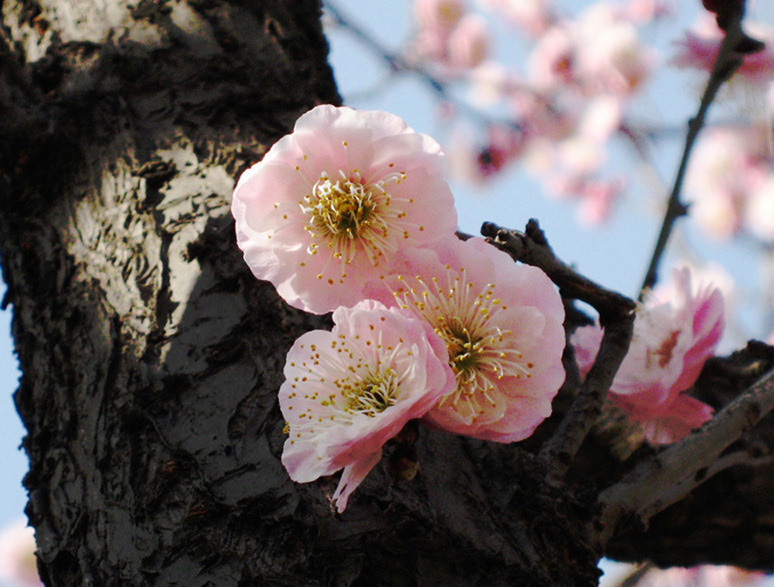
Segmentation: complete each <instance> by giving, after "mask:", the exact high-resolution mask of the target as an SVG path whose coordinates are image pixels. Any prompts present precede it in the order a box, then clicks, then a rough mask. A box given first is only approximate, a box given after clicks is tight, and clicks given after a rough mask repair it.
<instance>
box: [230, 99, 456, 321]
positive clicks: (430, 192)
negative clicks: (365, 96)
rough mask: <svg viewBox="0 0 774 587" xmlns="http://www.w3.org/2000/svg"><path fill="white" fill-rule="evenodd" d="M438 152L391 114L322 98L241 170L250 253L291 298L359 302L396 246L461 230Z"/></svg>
mask: <svg viewBox="0 0 774 587" xmlns="http://www.w3.org/2000/svg"><path fill="white" fill-rule="evenodd" d="M441 156H442V153H441V148H440V146H439V145H438V143H436V142H435V141H434V140H433V139H432V138H430V137H429V136H427V135H423V134H418V133H415V132H414V131H413V130H412V129H410V128H409V127H408V126H406V123H405V122H404V121H403V120H401V119H400V118H399V117H397V116H395V115H394V114H390V113H387V112H379V111H357V110H353V109H351V108H346V107H340V108H336V107H334V106H328V105H323V106H317V107H316V108H314V109H313V110H311V111H309V112H307V113H306V114H304V115H303V116H301V118H299V119H298V121H297V122H296V126H295V130H294V131H293V133H292V134H290V135H287V136H285V137H283V138H281V139H280V140H279V141H278V142H277V143H276V144H275V145H274V146H273V147H272V148H271V149H270V150H269V152H268V153H267V154H266V155H265V156H264V158H263V160H262V161H261V162H260V163H257V164H256V165H254V166H252V167H251V168H250V169H248V170H247V171H245V173H244V174H242V177H241V178H240V179H239V183H238V184H237V187H236V190H235V191H234V198H233V203H232V212H233V214H234V218H235V219H236V232H237V243H238V244H239V247H240V248H241V249H242V251H243V252H244V256H245V261H246V262H247V264H248V265H249V266H250V269H251V270H252V272H253V273H254V274H255V276H256V277H258V278H259V279H265V280H268V281H271V282H272V283H273V284H274V286H275V287H276V288H277V291H278V292H279V294H280V295H281V296H282V297H283V298H284V299H285V301H286V302H287V303H289V304H290V305H292V306H295V307H297V308H300V309H302V310H307V311H309V312H314V313H324V312H328V311H330V310H333V309H334V308H336V307H338V306H339V305H350V306H351V305H354V304H355V303H357V302H358V301H359V300H361V299H363V295H362V293H361V291H360V289H361V285H362V284H363V283H364V282H365V281H366V280H368V279H369V278H376V277H378V276H379V275H381V274H383V273H384V272H385V271H387V270H388V269H389V266H390V264H391V260H392V257H393V255H394V254H395V252H396V251H398V250H400V249H401V248H403V247H412V246H421V245H423V244H425V243H428V242H430V241H434V240H437V239H439V238H451V239H453V238H455V237H454V231H455V230H456V226H457V214H456V212H455V209H454V198H453V196H452V193H451V190H450V189H449V186H448V185H447V183H446V181H445V180H444V178H443V172H442V167H441Z"/></svg>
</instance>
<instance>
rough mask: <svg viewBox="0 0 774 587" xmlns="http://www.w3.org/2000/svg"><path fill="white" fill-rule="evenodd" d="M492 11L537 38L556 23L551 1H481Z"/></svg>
mask: <svg viewBox="0 0 774 587" xmlns="http://www.w3.org/2000/svg"><path fill="white" fill-rule="evenodd" d="M480 1H481V4H482V5H484V6H485V7H486V8H489V9H490V10H492V11H495V12H499V13H500V14H501V15H502V16H504V17H505V18H506V19H508V20H509V21H511V22H512V23H513V24H514V25H516V26H519V27H521V28H522V29H523V30H524V31H525V32H527V33H528V34H530V35H532V36H533V37H537V36H539V35H542V34H543V33H544V32H545V30H546V29H547V28H548V27H549V26H551V23H552V22H553V21H554V15H553V7H552V6H551V4H552V3H551V0H480Z"/></svg>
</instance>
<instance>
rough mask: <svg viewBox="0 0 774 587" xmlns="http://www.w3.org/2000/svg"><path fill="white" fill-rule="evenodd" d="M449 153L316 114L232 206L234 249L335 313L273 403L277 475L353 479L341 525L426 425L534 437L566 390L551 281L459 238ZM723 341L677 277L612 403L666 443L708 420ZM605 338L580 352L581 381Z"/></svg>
mask: <svg viewBox="0 0 774 587" xmlns="http://www.w3.org/2000/svg"><path fill="white" fill-rule="evenodd" d="M441 155H442V153H441V150H440V147H439V146H438V144H437V143H436V142H435V141H434V140H433V139H431V138H430V137H428V136H426V135H422V134H419V133H416V132H414V131H413V130H412V129H410V128H408V127H407V126H406V124H405V122H403V121H402V120H401V119H400V118H398V117H397V116H395V115H393V114H389V113H387V112H375V111H372V112H365V111H356V110H353V109H351V108H347V107H339V108H337V107H334V106H328V105H322V106H318V107H316V108H314V109H313V110H311V111H309V112H308V113H306V114H304V115H303V116H301V117H300V118H299V120H298V122H297V123H296V126H295V129H294V131H293V133H291V134H289V135H287V136H285V137H283V138H282V139H280V140H279V141H278V142H277V143H276V144H275V145H274V146H273V147H272V148H271V149H270V150H269V151H268V152H267V153H266V155H265V156H264V158H263V160H262V161H261V162H260V163H258V164H256V165H254V166H253V167H251V168H250V169H248V170H247V171H246V172H245V173H244V174H243V175H242V177H241V178H240V180H239V182H238V184H237V187H236V189H235V192H234V197H233V203H232V212H233V215H234V218H235V220H236V234H237V242H238V244H239V246H240V247H241V249H242V250H243V252H244V257H245V260H246V262H247V264H248V265H249V267H250V269H251V270H252V272H253V273H254V275H255V276H256V277H258V278H259V279H264V280H268V281H270V282H271V283H273V284H274V286H275V287H276V289H277V291H278V293H279V294H280V295H281V296H282V297H283V298H284V300H285V301H286V302H287V303H288V304H290V305H291V306H294V307H296V308H299V309H301V310H305V311H308V312H313V313H317V314H322V313H327V312H333V314H332V317H333V323H334V326H333V329H332V330H331V331H325V330H315V331H312V332H307V333H306V334H304V335H302V336H301V337H300V338H299V339H298V340H297V341H296V342H295V344H294V345H293V346H292V348H291V349H290V351H289V352H288V355H287V359H286V363H285V368H284V375H285V381H284V383H283V384H282V386H281V387H280V390H279V404H280V408H281V410H282V414H283V416H284V417H285V420H286V423H287V424H286V433H287V435H288V436H287V439H286V442H285V446H284V449H283V455H282V462H283V464H284V466H285V468H286V469H287V471H288V473H289V475H290V477H291V479H293V480H295V481H297V482H309V481H313V480H315V479H318V478H319V477H322V476H327V475H331V474H333V473H336V472H337V471H342V474H341V478H340V481H339V485H338V488H337V489H336V491H335V493H334V494H333V496H332V499H333V502H334V503H335V504H336V507H337V509H338V511H339V512H341V511H343V510H344V509H345V508H346V505H347V502H348V499H349V497H350V495H351V494H352V492H353V491H354V489H355V488H356V487H357V486H358V485H359V484H360V483H362V481H363V480H364V479H365V477H366V476H367V475H368V473H369V472H370V471H371V470H372V469H373V467H374V466H375V465H376V464H377V463H378V462H379V460H380V458H381V456H382V447H383V446H384V444H385V443H386V442H387V441H388V440H390V439H391V438H393V437H394V436H395V435H396V434H398V432H400V430H401V429H402V428H403V427H404V426H405V425H406V423H407V422H408V421H409V420H412V419H420V420H421V421H422V422H424V423H425V424H427V425H428V426H431V427H434V428H437V429H441V430H445V431H447V432H451V433H455V434H461V435H466V436H470V437H474V438H480V439H484V440H490V441H495V442H515V441H520V440H523V439H525V438H527V437H529V436H530V435H531V434H532V433H533V432H534V430H535V429H536V428H537V426H538V425H539V424H540V423H541V422H542V421H543V420H544V419H545V418H547V417H548V416H549V415H550V414H551V403H552V400H553V398H554V396H555V395H556V393H557V392H558V390H559V387H560V386H561V385H562V383H563V382H564V379H565V373H564V369H563V365H562V355H563V351H564V347H565V333H564V328H563V321H564V307H563V303H562V300H561V298H560V296H559V293H558V292H557V289H556V288H555V286H554V285H553V283H552V282H551V281H550V279H549V278H548V277H547V276H546V274H545V273H543V272H542V271H541V270H540V269H538V268H535V267H530V266H525V265H521V264H517V263H514V262H513V261H512V259H511V258H510V257H509V256H508V255H506V254H505V253H503V252H501V251H499V250H498V249H496V248H495V247H493V246H491V245H490V244H489V243H487V242H485V241H484V240H483V239H480V238H470V239H468V240H461V239H459V238H458V237H457V235H456V233H455V227H456V222H457V214H456V211H455V209H454V201H453V196H452V194H451V191H450V189H449V187H448V185H447V184H446V182H445V181H444V179H443V175H442V171H441V165H440V159H441ZM722 329H723V305H722V296H721V294H720V293H719V290H717V289H716V288H708V287H703V288H699V289H698V290H697V291H696V292H694V290H693V289H692V286H691V279H690V274H689V272H688V270H687V269H686V270H683V271H680V272H678V273H676V284H675V286H674V289H673V292H672V294H671V295H670V296H669V300H668V301H661V300H659V299H658V298H657V297H656V296H655V295H654V296H652V297H651V300H649V301H648V302H647V303H646V304H645V305H643V306H642V307H641V308H640V309H639V313H638V316H637V320H636V322H635V335H634V339H633V341H632V345H631V349H630V352H629V353H628V354H627V356H626V358H625V360H624V363H623V365H622V367H621V370H620V372H619V374H618V376H617V377H616V379H615V381H614V383H613V386H612V387H611V390H610V396H611V401H612V403H613V404H614V405H616V406H617V407H618V408H620V409H621V410H623V412H624V413H626V414H627V415H628V416H629V418H630V419H631V420H632V421H633V422H635V423H637V425H639V426H641V427H642V429H643V430H644V434H645V437H646V438H647V439H648V440H649V441H650V442H652V443H654V444H662V443H668V442H673V441H675V440H678V439H680V438H682V437H683V436H685V435H687V434H688V433H689V432H690V431H691V430H692V429H693V428H696V427H698V426H699V425H701V424H702V423H703V422H704V421H706V420H707V419H708V418H709V417H710V416H711V413H712V411H711V409H710V408H709V406H706V405H705V404H703V403H701V402H700V401H698V400H696V399H694V398H691V397H689V396H688V395H686V394H685V393H684V392H685V391H687V390H688V389H689V388H690V387H691V386H692V384H693V382H694V381H695V380H696V378H697V377H698V374H699V371H700V370H701V367H702V365H703V364H704V361H705V360H706V359H707V358H708V357H709V356H710V354H711V353H712V351H713V350H714V347H715V344H716V343H717V341H718V338H719V337H720V334H721V332H722ZM601 338H602V329H601V328H600V327H599V326H595V327H585V328H581V329H578V330H577V331H576V332H575V333H574V335H573V336H572V339H571V342H572V344H573V345H574V347H575V354H576V357H577V361H578V366H579V368H580V371H581V373H582V374H583V375H585V373H586V372H587V371H588V370H589V369H590V368H591V365H592V363H593V361H594V357H595V355H596V353H597V350H598V348H599V344H600V341H601Z"/></svg>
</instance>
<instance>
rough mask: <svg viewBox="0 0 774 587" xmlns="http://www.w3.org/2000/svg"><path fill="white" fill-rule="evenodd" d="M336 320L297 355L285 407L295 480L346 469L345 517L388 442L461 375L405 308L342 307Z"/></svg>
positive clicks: (282, 396) (341, 500)
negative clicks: (350, 500)
mask: <svg viewBox="0 0 774 587" xmlns="http://www.w3.org/2000/svg"><path fill="white" fill-rule="evenodd" d="M333 321H334V322H335V324H336V325H335V326H334V328H333V331H332V332H328V331H324V330H315V331H312V332H307V333H306V334H304V335H303V336H301V337H300V338H299V339H298V340H297V341H296V342H295V344H294V345H293V347H292V348H291V349H290V352H288V356H287V361H286V363H285V382H284V383H283V384H282V386H281V387H280V391H279V402H280V408H281V409H282V414H283V416H284V417H285V419H286V421H287V431H288V435H289V436H288V439H287V440H286V441H285V447H284V450H283V453H282V464H283V465H284V466H285V468H286V469H287V471H288V473H289V475H290V478H291V479H293V480H294V481H297V482H299V483H307V482H310V481H314V480H315V479H317V478H319V477H322V476H324V475H331V474H333V473H335V472H336V471H339V470H341V469H344V472H343V474H342V476H341V480H340V481H339V485H338V488H337V489H336V492H335V493H334V495H333V501H334V503H335V504H336V506H337V509H338V511H339V512H342V511H344V509H345V508H346V507H347V500H348V499H349V496H350V495H351V493H352V492H353V491H354V490H355V488H357V486H358V485H360V483H361V482H362V481H363V479H365V477H366V475H368V473H369V471H370V470H371V469H372V468H373V467H374V466H375V465H376V464H377V463H378V462H379V459H380V458H381V454H382V446H383V445H384V443H385V442H387V440H389V439H390V438H392V437H393V436H395V435H396V434H397V433H398V432H400V430H401V429H402V428H403V426H404V425H405V424H406V422H408V421H409V420H411V419H413V418H419V417H421V416H423V415H424V414H425V413H426V412H427V411H428V410H429V409H430V408H431V407H432V406H433V405H434V404H435V403H437V402H438V400H439V399H440V398H441V397H442V396H443V395H444V394H446V393H449V392H450V391H451V390H452V389H453V386H454V375H453V374H452V372H451V369H450V368H449V366H448V364H447V361H446V348H445V346H444V344H443V341H442V340H441V339H440V338H439V337H438V336H436V335H435V334H434V333H433V331H432V329H431V328H430V327H429V326H428V325H427V324H425V323H424V322H422V321H420V320H416V319H414V318H412V317H410V315H406V313H402V312H401V311H400V310H398V309H394V308H393V309H387V308H385V307H384V306H383V305H382V304H380V303H378V302H375V301H373V300H367V301H364V302H361V303H359V304H357V305H356V306H355V307H354V308H344V307H341V308H338V309H337V310H336V311H335V312H334V313H333Z"/></svg>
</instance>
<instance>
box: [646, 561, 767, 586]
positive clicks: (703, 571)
mask: <svg viewBox="0 0 774 587" xmlns="http://www.w3.org/2000/svg"><path fill="white" fill-rule="evenodd" d="M765 580H766V575H765V574H764V573H761V572H756V571H747V570H744V569H738V568H736V567H729V566H716V565H702V566H700V567H692V568H683V567H673V568H671V569H651V570H650V571H648V572H647V573H646V574H645V576H643V577H642V579H641V580H640V582H639V583H638V585H639V586H640V587H744V586H747V587H752V586H753V585H761V584H763V582H764V581H765Z"/></svg>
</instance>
